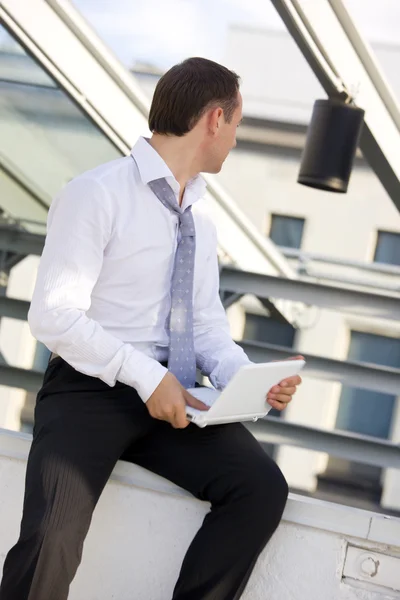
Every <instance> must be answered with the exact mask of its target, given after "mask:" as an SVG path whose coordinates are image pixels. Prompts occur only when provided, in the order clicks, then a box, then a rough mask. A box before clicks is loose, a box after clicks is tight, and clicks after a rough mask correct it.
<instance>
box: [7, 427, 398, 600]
mask: <svg viewBox="0 0 400 600" xmlns="http://www.w3.org/2000/svg"><path fill="white" fill-rule="evenodd" d="M30 442H31V436H29V435H25V434H21V433H14V432H9V431H5V430H1V429H0V489H1V496H0V531H1V536H0V565H1V564H2V562H3V560H4V558H5V554H6V552H7V550H8V549H9V547H10V546H11V545H12V544H13V543H14V542H15V540H16V537H17V535H18V527H19V520H20V515H21V508H22V494H23V486H24V474H25V468H26V464H25V463H26V458H27V455H28V452H29V447H30ZM208 508H209V507H208V504H207V503H205V502H199V501H198V500H196V499H194V498H193V497H192V496H191V495H190V494H188V493H187V492H186V491H184V490H182V489H181V488H179V487H177V486H175V485H174V484H172V483H170V482H169V481H167V480H165V479H163V478H162V477H159V476H157V475H154V474H152V473H149V472H148V471H146V470H144V469H142V468H141V467H137V466H136V465H131V464H129V463H124V462H119V463H118V464H117V466H116V468H115V469H114V472H113V474H112V477H111V480H110V482H109V484H108V485H107V486H106V489H105V491H104V494H103V496H102V498H101V500H100V502H99V505H98V507H97V509H96V512H95V515H94V518H93V524H92V527H91V530H90V533H89V536H88V539H87V541H86V544H85V552H84V560H83V564H82V566H81V569H79V571H78V575H77V577H76V579H75V581H74V583H73V586H72V590H71V599H72V600H82V598H86V599H87V600H111V598H118V600H131V598H132V597H135V599H137V600H167V599H168V598H170V597H171V591H172V588H173V583H174V580H175V578H176V577H177V574H178V572H179V567H180V563H181V560H182V558H183V555H184V553H185V551H186V548H187V547H188V545H189V543H190V541H191V539H192V537H193V536H194V535H195V533H196V531H197V529H198V527H199V526H200V524H201V522H202V519H203V518H204V516H205V514H206V513H207V511H208ZM349 543H351V544H352V545H355V546H357V547H362V548H365V550H366V551H368V550H371V551H372V550H374V551H375V552H380V553H382V554H388V555H389V554H390V555H391V556H395V557H396V556H398V557H400V519H396V518H393V517H385V516H383V515H378V514H375V513H371V512H368V511H364V510H360V509H354V508H349V507H345V506H340V505H336V504H332V503H328V502H322V501H319V500H314V499H310V498H305V497H302V496H298V495H294V494H291V495H290V498H289V501H288V504H287V507H286V510H285V514H284V519H283V522H282V524H281V526H280V528H279V529H278V531H277V533H276V534H275V536H274V539H273V540H272V542H271V543H270V544H269V546H268V548H267V549H266V550H265V552H264V553H263V554H262V556H261V557H260V560H259V562H258V565H257V567H256V570H255V572H254V575H253V577H252V579H251V581H250V583H249V585H248V588H247V590H246V593H245V595H244V596H243V598H245V599H246V600H256V599H258V598H260V600H261V599H262V600H264V599H265V598H278V597H279V598H280V600H303V598H304V600H306V599H307V600H320V599H321V598H324V600H339V599H340V600H342V599H346V600H347V599H349V600H353V599H356V598H360V599H362V600H392V598H400V574H399V591H395V590H388V589H387V588H386V589H385V588H384V587H383V588H382V587H378V588H377V586H375V585H374V584H373V583H369V582H365V583H363V585H362V589H361V588H360V587H359V582H357V585H354V586H353V585H352V584H351V582H350V584H349V582H348V581H347V580H346V581H344V580H342V572H343V566H344V562H345V556H346V551H347V546H348V544H349ZM399 564H400V563H399ZM399 573H400V571H399ZM371 586H372V587H371ZM382 594H384V595H382Z"/></svg>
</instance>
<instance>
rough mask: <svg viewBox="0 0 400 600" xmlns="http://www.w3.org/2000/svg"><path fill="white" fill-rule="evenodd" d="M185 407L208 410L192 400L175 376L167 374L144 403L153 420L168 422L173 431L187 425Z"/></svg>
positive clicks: (203, 405) (198, 401)
mask: <svg viewBox="0 0 400 600" xmlns="http://www.w3.org/2000/svg"><path fill="white" fill-rule="evenodd" d="M186 405H188V406H192V407H193V408H198V409H200V410H208V406H206V405H205V404H203V402H200V400H197V398H194V397H193V396H192V395H191V394H189V392H188V391H187V390H185V388H184V387H183V386H182V385H181V384H180V383H179V381H178V380H177V378H176V377H175V375H173V374H172V373H170V372H168V373H167V374H166V375H165V376H164V377H163V379H162V380H161V382H160V384H159V385H158V386H157V387H156V389H155V390H154V392H153V393H152V395H151V396H150V398H149V399H148V400H147V402H146V406H147V409H148V411H149V413H150V415H151V416H152V417H153V419H160V420H161V421H168V423H171V425H172V427H175V429H184V428H185V427H187V426H188V425H189V421H188V420H187V418H186Z"/></svg>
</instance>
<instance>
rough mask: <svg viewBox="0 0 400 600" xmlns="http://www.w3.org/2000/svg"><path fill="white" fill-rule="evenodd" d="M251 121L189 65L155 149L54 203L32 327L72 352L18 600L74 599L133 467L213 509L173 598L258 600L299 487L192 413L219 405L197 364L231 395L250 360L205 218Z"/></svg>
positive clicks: (10, 584) (45, 456)
mask: <svg viewBox="0 0 400 600" xmlns="http://www.w3.org/2000/svg"><path fill="white" fill-rule="evenodd" d="M241 119H242V99H241V95H240V92H239V79H238V76H237V75H236V74H235V73H233V72H231V71H229V70H228V69H226V68H225V67H223V66H221V65H218V64H216V63H214V62H211V61H208V60H205V59H200V58H192V59H188V60H186V61H184V62H183V63H182V64H179V65H177V66H175V67H173V68H172V69H171V70H170V71H168V72H167V73H166V74H165V75H164V76H163V77H162V78H161V79H160V81H159V83H158V85H157V88H156V91H155V94H154V99H153V103H152V107H151V111H150V118H149V127H150V130H151V131H152V132H153V136H152V138H151V139H150V140H145V139H144V138H140V139H139V140H138V142H137V143H136V145H135V146H134V148H133V150H132V154H131V156H129V157H126V158H121V159H119V160H116V161H113V162H111V163H108V164H105V165H102V166H100V167H98V168H96V169H93V170H92V171H89V172H87V173H84V174H83V175H81V176H80V177H77V178H76V179H75V180H73V181H72V182H70V183H69V184H68V185H67V186H66V188H65V189H64V190H63V191H62V192H61V194H60V195H59V196H58V197H57V198H56V199H55V201H54V202H53V204H52V206H51V208H50V211H49V218H48V233H47V239H46V245H45V249H44V252H43V256H42V259H41V264H40V267H39V273H38V278H37V284H36V289H35V292H34V296H33V300H32V304H31V309H30V313H29V323H30V326H31V329H32V332H33V334H34V335H35V336H36V337H37V338H38V339H39V340H40V341H42V342H43V343H44V344H45V345H46V346H47V347H48V348H49V349H50V350H52V352H53V353H54V354H53V358H52V360H51V361H50V363H49V366H48V368H47V371H46V373H45V376H44V382H43V386H42V388H41V390H40V392H39V394H38V397H37V405H36V412H35V427H34V434H33V443H32V448H31V452H30V456H29V460H28V466H27V475H26V492H25V502H24V511H23V518H22V525H21V533H20V538H19V541H18V543H17V544H16V546H15V547H14V548H13V549H12V550H11V551H10V552H9V554H8V556H7V558H6V561H5V566H4V574H3V581H2V585H1V588H0V600H66V598H67V597H68V590H69V585H70V583H71V581H72V579H73V577H74V575H75V572H76V570H77V568H78V566H79V563H80V560H81V555H82V546H83V542H84V539H85V536H86V534H87V531H88V528H89V525H90V520H91V517H92V513H93V510H94V508H95V506H96V503H97V501H98V499H99V496H100V494H101V492H102V490H103V488H104V486H105V484H106V482H107V480H108V478H109V476H110V474H111V471H112V470H113V468H114V465H115V463H116V462H117V460H119V459H120V458H122V459H124V460H128V461H131V462H134V463H136V464H139V465H141V466H143V467H145V468H146V469H149V470H151V471H154V472H155V473H158V474H159V475H162V476H164V477H166V478H168V479H170V480H171V481H173V482H175V483H176V484H177V485H179V486H181V487H183V488H185V489H186V490H189V491H190V492H191V493H192V494H193V495H195V496H196V497H197V498H200V499H202V500H208V501H209V502H211V506H212V510H211V512H210V513H209V514H208V515H207V516H206V518H205V520H204V523H203V526H202V527H201V529H200V530H199V532H198V533H197V535H196V537H195V538H194V540H193V542H192V544H191V546H190V548H189V550H188V552H187V554H186V557H185V559H184V562H183V565H182V569H181V573H180V576H179V579H178V582H177V584H176V587H175V590H174V594H173V600H233V599H238V598H240V596H241V594H242V592H243V590H244V587H245V585H246V582H247V580H248V578H249V576H250V574H251V571H252V568H253V566H254V564H255V562H256V560H257V557H258V555H259V554H260V552H261V551H262V549H263V548H264V546H265V544H266V543H267V542H268V540H269V539H270V537H271V536H272V534H273V532H274V531H275V529H276V527H277V526H278V524H279V521H280V519H281V516H282V512H283V509H284V506H285V503H286V499H287V492H288V488H287V484H286V482H285V479H284V477H283V475H282V474H281V472H280V470H279V469H278V467H277V466H276V465H275V463H274V462H273V461H272V460H271V459H270V458H269V457H268V456H267V455H266V454H265V453H264V452H263V450H262V449H261V447H260V446H259V444H258V443H257V442H256V440H255V439H254V438H253V437H252V436H251V434H250V433H249V432H248V431H247V429H246V428H245V427H244V426H243V425H242V424H238V423H235V424H229V425H221V426H213V427H207V428H205V429H200V428H198V427H196V426H195V425H193V424H190V425H189V423H188V421H187V419H186V416H185V406H186V405H187V404H188V405H190V406H194V407H198V408H202V409H205V406H204V405H202V403H201V402H199V401H198V400H196V399H195V398H194V397H193V396H192V395H191V394H190V393H189V392H188V391H187V389H189V388H190V387H193V385H194V383H195V373H196V365H197V367H198V368H199V369H201V371H202V372H203V373H204V374H205V375H207V376H209V377H210V380H211V382H212V383H213V384H214V386H216V387H217V388H218V389H223V388H224V387H225V386H226V384H227V383H228V381H229V380H230V378H231V377H232V376H233V375H234V373H236V371H237V370H238V369H239V367H240V366H241V365H243V364H246V363H248V362H249V360H248V358H247V357H246V355H245V354H244V352H243V351H242V350H241V348H239V347H238V346H237V345H236V344H235V343H234V342H233V341H232V338H231V336H230V334H229V327H228V323H227V319H226V316H225V313H224V310H223V307H222V305H221V303H220V300H219V295H218V287H219V282H218V263H217V246H216V244H217V241H216V233H215V228H214V226H213V224H212V223H211V222H210V220H209V219H208V218H207V216H206V215H205V214H203V213H202V212H201V210H199V209H198V207H197V206H196V207H194V204H195V202H197V201H198V200H199V199H200V198H201V196H202V195H203V193H204V188H205V183H204V181H203V179H202V178H201V176H200V175H199V173H200V172H203V171H204V172H208V173H217V172H219V171H220V169H221V167H222V164H223V162H224V160H225V159H226V157H227V155H228V153H229V151H230V150H231V149H232V148H233V147H234V146H235V143H236V142H235V134H236V128H237V126H238V125H239V123H240V121H241ZM192 206H193V211H192ZM300 381H301V380H300V378H299V377H294V378H290V379H288V380H286V381H284V382H282V383H281V384H280V385H279V386H276V387H275V388H273V389H272V390H270V391H269V393H268V396H267V401H268V402H269V404H270V405H271V406H273V407H274V408H277V409H278V410H281V409H283V408H284V407H285V406H286V405H287V403H288V402H290V400H291V398H292V395H293V394H294V392H295V389H296V386H297V385H298V384H299V383H300ZM267 392H268V390H266V394H267ZM193 465H196V468H195V469H193ZM132 594H133V596H132V597H134V595H135V594H134V591H132ZM149 600H151V599H149Z"/></svg>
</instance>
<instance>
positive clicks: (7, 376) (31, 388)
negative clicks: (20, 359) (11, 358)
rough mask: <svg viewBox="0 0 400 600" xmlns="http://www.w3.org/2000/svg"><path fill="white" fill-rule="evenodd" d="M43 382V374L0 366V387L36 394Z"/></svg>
mask: <svg viewBox="0 0 400 600" xmlns="http://www.w3.org/2000/svg"><path fill="white" fill-rule="evenodd" d="M42 382H43V373H41V372H40V371H29V370H28V369H20V368H19V367H11V366H10V365H3V364H0V385H6V386H8V387H13V388H19V389H22V390H27V391H28V392H35V393H36V392H37V391H38V390H39V389H40V387H41V385H42Z"/></svg>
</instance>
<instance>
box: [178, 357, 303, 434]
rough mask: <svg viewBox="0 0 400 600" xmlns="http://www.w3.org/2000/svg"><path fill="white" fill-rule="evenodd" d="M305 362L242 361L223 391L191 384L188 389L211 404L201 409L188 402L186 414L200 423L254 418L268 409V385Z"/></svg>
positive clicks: (260, 416)
mask: <svg viewBox="0 0 400 600" xmlns="http://www.w3.org/2000/svg"><path fill="white" fill-rule="evenodd" d="M304 365H305V361H304V360H284V361H279V362H269V363H260V364H249V365H244V366H243V367H241V368H240V369H239V371H238V372H237V373H236V375H235V376H234V377H232V379H231V381H230V382H229V383H228V385H227V386H226V388H225V389H224V390H223V392H218V391H217V390H215V389H214V388H210V387H199V388H190V389H189V390H188V392H190V393H191V394H192V396H194V397H195V398H197V399H198V400H201V401H202V402H204V404H206V405H207V406H210V408H209V410H207V411H203V410H199V409H197V408H192V407H191V406H187V407H186V416H187V418H188V420H189V421H191V422H192V423H195V424H196V425H198V426H199V427H206V425H219V424H221V423H233V422H236V421H257V419H260V418H262V417H265V415H267V414H268V413H269V411H270V410H271V406H270V405H269V404H267V402H266V396H267V394H268V392H269V391H270V389H271V388H273V387H274V385H276V384H278V383H280V382H281V381H282V380H283V379H287V378H288V377H292V376H293V375H297V373H299V371H300V370H301V369H302V368H303V367H304Z"/></svg>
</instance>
